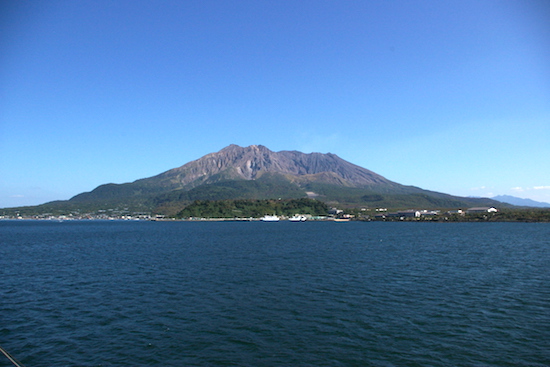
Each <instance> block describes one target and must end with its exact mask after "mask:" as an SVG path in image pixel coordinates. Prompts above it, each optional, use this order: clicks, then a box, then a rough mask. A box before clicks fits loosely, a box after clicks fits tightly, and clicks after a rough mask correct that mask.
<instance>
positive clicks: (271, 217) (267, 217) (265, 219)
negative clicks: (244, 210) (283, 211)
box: [262, 215, 279, 222]
mask: <svg viewBox="0 0 550 367" xmlns="http://www.w3.org/2000/svg"><path fill="white" fill-rule="evenodd" d="M278 221H279V217H278V216H276V215H265V216H264V217H263V218H262V222H278Z"/></svg>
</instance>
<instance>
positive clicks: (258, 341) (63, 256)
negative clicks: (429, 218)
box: [0, 221, 550, 367]
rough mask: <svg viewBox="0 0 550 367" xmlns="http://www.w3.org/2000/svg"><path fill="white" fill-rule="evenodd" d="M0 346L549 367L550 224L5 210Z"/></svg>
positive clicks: (49, 361) (154, 362)
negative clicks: (70, 215)
mask: <svg viewBox="0 0 550 367" xmlns="http://www.w3.org/2000/svg"><path fill="white" fill-rule="evenodd" d="M0 345H1V346H2V347H3V348H4V349H6V350H7V351H8V352H9V353H10V354H11V355H12V356H13V357H15V358H16V359H17V360H19V361H20V362H21V363H23V364H24V365H25V366H27V367H41V366H42V367H50V366H445V367H448V366H514V367H516V366H549V365H550V224H547V223H546V224H545V223H539V224H537V223H380V222H363V223H360V222H348V223H334V222H305V223H290V222H279V223H263V222H244V223H239V222H123V221H120V222H117V221H110V222H109V221H104V222H103V221H66V222H50V221H0ZM9 365H10V364H9V362H8V360H7V359H5V358H4V356H3V355H0V366H9Z"/></svg>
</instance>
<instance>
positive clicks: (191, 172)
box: [33, 145, 503, 215]
mask: <svg viewBox="0 0 550 367" xmlns="http://www.w3.org/2000/svg"><path fill="white" fill-rule="evenodd" d="M304 197H310V198H315V199H318V200H321V201H324V202H326V203H328V204H329V205H332V206H340V207H352V206H353V207H359V206H360V207H366V208H380V207H385V208H449V209H451V208H467V207H470V206H501V207H502V206H503V204H502V203H500V202H498V201H496V200H492V199H488V198H465V197H457V196H452V195H448V194H443V193H439V192H433V191H427V190H423V189H420V188H418V187H414V186H405V185H401V184H398V183H396V182H393V181H390V180H388V179H386V178H384V177H383V176H381V175H379V174H376V173H374V172H372V171H369V170H368V169H365V168H362V167H359V166H357V165H355V164H352V163H350V162H347V161H345V160H343V159H341V158H340V157H338V156H337V155H335V154H331V153H328V154H322V153H310V154H305V153H301V152H297V151H280V152H273V151H271V150H269V149H268V148H266V147H265V146H262V145H251V146H248V147H240V146H237V145H230V146H228V147H226V148H224V149H222V150H220V151H219V152H216V153H210V154H207V155H205V156H203V157H201V158H199V159H197V160H195V161H192V162H189V163H186V164H184V165H183V166H181V167H178V168H174V169H171V170H169V171H166V172H163V173H161V174H159V175H156V176H153V177H149V178H144V179H139V180H137V181H134V182H131V183H124V184H105V185H101V186H99V187H97V188H95V189H94V190H92V191H90V192H85V193H82V194H79V195H76V196H74V197H73V198H71V199H70V200H67V201H56V202H51V203H46V204H43V205H40V206H37V207H33V208H34V209H35V210H40V211H48V210H49V211H59V210H79V211H81V212H82V211H90V210H113V209H115V208H125V209H127V210H131V211H153V212H157V213H161V214H167V215H171V214H175V213H176V212H178V211H179V210H181V209H182V208H184V207H185V206H187V205H189V203H191V202H193V201H195V200H226V199H294V198H304Z"/></svg>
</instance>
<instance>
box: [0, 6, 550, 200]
mask: <svg viewBox="0 0 550 367" xmlns="http://www.w3.org/2000/svg"><path fill="white" fill-rule="evenodd" d="M0 14H1V15H0V27H1V28H0V50H1V52H0V148H1V155H0V157H1V158H0V207H9V206H19V205H34V204H41V203H44V202H47V201H51V200H58V199H60V200H64V199H69V198H70V197H72V196H74V195H76V194H78V193H81V192H84V191H90V190H92V189H94V188H95V187H96V186H98V185H100V184H104V183H109V182H114V183H124V182H130V181H134V180H136V179H139V178H144V177H149V176H153V175H156V174H158V173H161V172H163V171H166V170H168V169H171V168H175V167H178V166H181V165H183V164H185V163H187V162H189V161H191V160H194V159H197V158H200V157H201V156H203V155H205V154H207V153H211V152H215V151H219V150H220V149H222V148H224V147H225V146H227V145H229V144H238V145H241V146H247V145H251V144H262V145H265V146H267V147H268V148H269V149H271V150H274V151H280V150H299V151H302V152H305V153H309V152H321V153H327V152H331V153H335V154H337V155H339V156H340V157H342V158H343V159H346V160H348V161H350V162H352V163H355V164H357V165H360V166H362V167H365V168H368V169H370V170H372V171H374V172H376V173H378V174H381V175H383V176H385V177H386V178H388V179H390V180H393V181H396V182H399V183H402V184H406V185H414V186H419V187H422V188H424V189H430V190H435V191H440V192H446V193H450V194H454V195H460V196H493V195H499V194H509V195H514V196H518V197H524V198H532V199H535V200H539V201H546V202H550V22H549V21H548V19H550V2H548V1H545V0H540V1H529V0H525V1H497V0H494V1H492V0H461V1H437V0H433V1H391V0H387V1H386V0H380V1H366V0H365V1H351V0H350V1H337V0H334V1H323V0H318V1H308V0H304V1H295V0H292V1H284V0H283V1H272V0H269V1H264V0H250V1H239V0H234V1H233V0H229V1H228V0H219V1H211V0H200V1H191V0H189V1H179V0H177V1H161V0H154V1H153V0H152V1H139V0H128V1H101V0H94V1H85V0H83V1H72V0H67V1H55V0H53V1H35V2H31V1H4V2H2V4H1V9H0Z"/></svg>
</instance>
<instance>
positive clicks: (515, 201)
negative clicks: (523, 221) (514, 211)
mask: <svg viewBox="0 0 550 367" xmlns="http://www.w3.org/2000/svg"><path fill="white" fill-rule="evenodd" d="M491 199H493V200H498V201H500V202H503V203H507V204H512V205H517V206H527V207H531V208H550V203H545V202H542V201H535V200H531V199H523V198H518V197H516V196H511V195H497V196H493V197H492V198H491Z"/></svg>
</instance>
